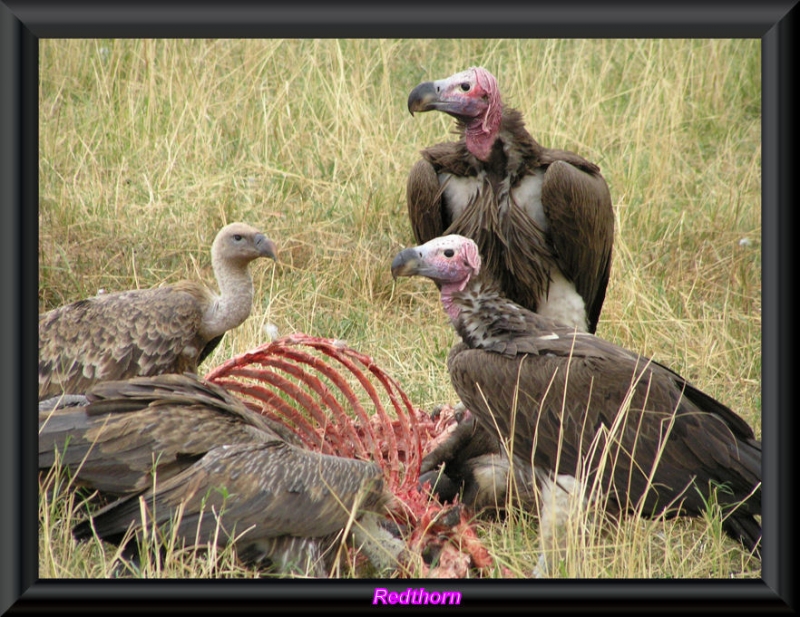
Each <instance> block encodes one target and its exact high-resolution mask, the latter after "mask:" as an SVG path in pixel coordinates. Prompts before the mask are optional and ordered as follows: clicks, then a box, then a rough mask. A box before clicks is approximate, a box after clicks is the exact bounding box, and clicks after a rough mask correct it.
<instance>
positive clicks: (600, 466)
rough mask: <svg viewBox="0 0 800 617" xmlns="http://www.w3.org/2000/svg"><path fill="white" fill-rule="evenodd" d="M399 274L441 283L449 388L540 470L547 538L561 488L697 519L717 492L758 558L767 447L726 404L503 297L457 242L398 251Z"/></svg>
mask: <svg viewBox="0 0 800 617" xmlns="http://www.w3.org/2000/svg"><path fill="white" fill-rule="evenodd" d="M392 274H393V276H395V277H397V276H412V275H419V276H424V277H426V278H429V279H431V280H433V281H434V282H435V283H437V285H438V286H439V288H440V290H441V300H442V304H443V306H444V309H445V311H446V313H447V314H448V316H449V317H450V320H451V322H452V324H453V326H454V328H455V330H456V331H457V333H458V334H459V335H460V337H461V339H462V340H461V341H460V342H458V343H457V344H456V345H455V346H454V347H453V349H452V350H451V352H450V354H449V356H448V361H447V365H448V370H449V372H450V376H451V379H452V383H453V387H454V388H455V391H456V393H457V394H458V395H459V397H460V398H461V400H462V401H463V403H464V404H465V405H466V407H467V408H468V409H469V410H470V411H471V413H473V414H474V415H475V416H476V418H477V421H478V423H479V424H480V425H481V426H482V427H483V430H485V431H487V432H489V433H490V434H497V435H499V438H500V439H502V440H503V441H504V442H506V443H508V445H509V448H510V450H511V452H513V460H514V462H515V464H519V465H523V466H524V465H526V464H527V465H528V466H530V465H531V464H532V466H533V469H534V471H535V474H536V477H537V482H538V483H539V488H540V490H541V491H542V501H543V510H542V526H543V529H544V528H549V526H550V524H551V523H552V522H553V521H558V520H563V513H561V512H559V511H558V506H557V505H556V504H558V503H559V502H563V501H564V500H563V499H561V497H560V496H559V494H560V493H564V494H565V495H566V496H569V495H579V496H581V499H583V498H586V497H588V496H589V493H590V492H591V493H592V495H593V498H594V499H597V495H598V494H599V495H602V499H603V501H602V502H601V505H603V506H604V507H605V509H606V511H607V512H609V513H610V514H612V515H613V514H617V513H619V512H627V511H631V512H638V513H640V514H642V515H645V516H649V515H659V514H662V513H663V514H665V515H667V516H672V515H679V514H680V515H688V516H698V515H701V514H702V513H703V512H704V511H705V510H706V507H707V504H708V503H709V502H710V501H712V500H713V499H712V490H713V489H715V488H718V489H719V490H718V491H716V496H715V497H714V498H715V499H716V501H717V503H718V504H719V505H720V506H721V507H722V511H723V512H724V519H723V522H722V525H723V528H724V530H725V531H726V533H727V534H728V535H730V536H731V537H733V538H737V539H739V540H741V542H742V543H743V544H744V545H745V546H746V547H747V548H748V549H750V550H760V542H761V524H760V514H761V443H760V441H757V440H756V439H755V435H754V433H753V430H752V429H751V428H750V426H748V424H747V423H746V422H745V421H744V420H743V419H742V418H741V417H739V416H738V415H737V414H735V413H734V412H733V411H731V410H730V409H729V408H728V407H726V406H725V405H723V404H722V403H720V402H718V401H716V400H715V399H713V398H712V397H710V396H708V395H707V394H704V393H703V392H701V391H700V390H698V389H697V388H695V387H694V386H692V385H691V384H689V383H687V382H686V380H684V379H683V378H682V377H681V376H680V375H678V374H676V373H675V372H673V371H671V370H670V369H668V368H666V367H665V366H662V365H661V364H658V363H657V362H654V361H652V360H650V359H648V358H645V357H643V356H641V355H639V354H637V353H634V352H631V351H628V350H626V349H623V348H621V347H618V346H617V345H614V344H612V343H610V342H608V341H605V340H603V339H601V338H598V337H596V336H594V335H592V334H588V333H580V332H575V330H574V328H573V327H572V326H566V325H562V324H560V323H558V322H556V321H554V320H552V319H548V318H547V317H544V316H542V315H539V314H537V313H534V312H533V311H530V310H528V309H525V308H523V307H521V306H520V305H519V304H517V303H515V302H512V301H510V300H508V299H507V298H505V297H504V296H503V294H502V292H501V291H500V289H499V288H498V286H497V284H496V281H494V280H492V279H491V278H486V277H484V276H482V271H481V258H480V255H479V252H478V247H477V245H476V244H475V243H474V242H473V241H472V240H470V239H468V238H465V237H463V236H459V235H448V236H445V237H440V238H436V239H434V240H431V241H429V242H427V243H425V244H422V245H421V246H417V247H414V248H408V249H405V250H403V251H402V252H400V253H399V254H398V255H397V256H396V257H395V258H394V261H393V262H392ZM590 487H591V489H592V490H591V491H590ZM756 517H758V518H756Z"/></svg>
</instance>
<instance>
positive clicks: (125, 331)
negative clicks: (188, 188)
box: [39, 223, 276, 401]
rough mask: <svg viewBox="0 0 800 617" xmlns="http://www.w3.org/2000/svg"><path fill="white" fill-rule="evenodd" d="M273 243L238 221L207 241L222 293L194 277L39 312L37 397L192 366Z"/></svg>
mask: <svg viewBox="0 0 800 617" xmlns="http://www.w3.org/2000/svg"><path fill="white" fill-rule="evenodd" d="M259 257H271V258H273V259H275V258H276V257H275V244H274V243H273V242H272V240H270V239H269V238H267V237H266V236H265V235H264V234H262V233H261V232H259V231H258V230H257V229H254V228H253V227H251V226H250V225H246V224H244V223H231V224H230V225H227V226H225V227H223V228H222V230H221V231H220V232H219V233H218V234H217V236H216V238H215V239H214V243H213V245H212V247H211V262H212V266H213V269H214V275H215V277H216V279H217V284H218V285H219V290H220V293H219V294H217V293H214V292H213V291H212V290H211V289H209V288H208V287H206V286H205V285H203V284H201V283H198V282H195V281H180V282H178V283H175V284H173V285H168V286H164V287H157V288H153V289H137V290H131V291H122V292H116V293H108V294H102V295H98V296H95V297H92V298H88V299H84V300H79V301H77V302H73V303H71V304H67V305H64V306H61V307H58V308H55V309H53V310H51V311H48V312H47V313H43V314H40V315H39V400H40V401H41V400H43V399H46V398H48V397H53V396H59V395H62V394H83V393H84V392H85V391H86V390H87V389H88V388H89V387H90V386H91V385H93V384H95V383H97V382H100V381H107V380H114V379H125V378H128V377H134V376H137V375H138V376H150V375H158V374H162V373H183V372H186V371H189V372H196V371H197V366H198V364H200V363H201V362H202V361H203V360H204V359H205V357H206V356H207V355H208V354H209V353H210V352H211V351H212V350H213V349H214V347H215V346H216V345H217V344H218V343H219V341H220V339H221V338H222V336H223V335H224V334H225V332H227V331H228V330H230V329H232V328H235V327H237V326H239V325H240V324H241V323H242V322H243V321H244V320H245V319H247V317H248V316H249V315H250V311H251V310H252V306H253V280H252V278H251V276H250V271H249V267H248V266H249V264H250V262H251V261H253V260H254V259H258V258H259Z"/></svg>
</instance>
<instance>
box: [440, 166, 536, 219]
mask: <svg viewBox="0 0 800 617" xmlns="http://www.w3.org/2000/svg"><path fill="white" fill-rule="evenodd" d="M485 178H486V174H484V173H483V172H481V173H480V174H478V175H477V176H470V177H461V176H453V175H451V174H446V173H443V174H439V185H440V186H441V185H444V184H445V183H447V184H446V186H445V187H444V198H445V202H446V203H447V206H448V210H449V211H450V216H451V217H452V218H453V219H455V218H456V217H458V216H459V215H460V214H461V213H462V212H463V211H464V208H466V207H467V204H468V203H470V202H471V201H472V200H473V199H474V198H475V196H476V195H477V194H478V191H479V189H480V188H481V186H483V184H484V181H485ZM543 179H544V171H541V170H537V171H535V172H534V173H533V174H531V175H528V176H526V177H525V178H523V180H522V182H520V183H519V184H518V185H517V186H516V187H514V188H513V189H511V199H510V200H509V197H508V193H507V192H501V195H503V196H502V197H500V199H501V201H499V202H498V203H497V207H498V208H499V209H500V210H505V209H506V208H508V207H509V206H510V205H511V203H513V204H514V205H515V206H517V207H519V208H522V209H523V210H524V211H525V212H526V213H527V214H528V216H530V217H531V218H532V219H533V220H534V221H536V224H537V225H538V226H539V227H540V228H541V229H542V230H544V231H547V228H548V222H547V217H546V216H545V214H544V208H543V206H542V180H543ZM510 202H511V203H510Z"/></svg>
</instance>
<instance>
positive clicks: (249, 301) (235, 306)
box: [201, 255, 253, 339]
mask: <svg viewBox="0 0 800 617" xmlns="http://www.w3.org/2000/svg"><path fill="white" fill-rule="evenodd" d="M211 263H212V266H213V268H214V275H215V276H216V278H217V285H219V291H220V293H219V295H214V294H211V297H210V298H209V303H208V306H207V308H206V310H205V314H204V315H203V325H202V326H201V334H202V335H203V336H204V337H205V338H207V339H212V338H215V337H217V336H219V335H221V334H224V333H225V332H227V331H228V330H231V329H233V328H235V327H237V326H238V325H240V324H241V323H242V322H243V321H244V320H245V319H247V318H248V317H249V316H250V311H251V310H252V308H253V279H252V277H251V276H250V271H249V270H248V264H247V263H246V262H245V263H242V262H240V261H231V260H226V259H224V258H222V257H220V256H217V255H215V256H213V257H212V259H211Z"/></svg>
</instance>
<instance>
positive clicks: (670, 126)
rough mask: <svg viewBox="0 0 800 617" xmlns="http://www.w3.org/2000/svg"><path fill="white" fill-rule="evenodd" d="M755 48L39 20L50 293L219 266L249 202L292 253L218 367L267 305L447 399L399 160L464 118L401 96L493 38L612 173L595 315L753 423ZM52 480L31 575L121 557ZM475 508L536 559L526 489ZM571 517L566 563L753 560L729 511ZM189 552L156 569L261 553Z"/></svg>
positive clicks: (551, 117)
mask: <svg viewBox="0 0 800 617" xmlns="http://www.w3.org/2000/svg"><path fill="white" fill-rule="evenodd" d="M760 61H761V58H760V47H759V41H757V40H713V41H712V40H613V39H609V40H477V39H475V40H473V39H470V40H455V39H453V40H419V41H417V40H248V41H237V40H43V41H42V42H41V43H40V123H39V130H40V174H39V177H40V208H39V227H40V231H39V241H40V242H39V265H40V267H39V286H40V289H39V308H40V310H41V311H44V310H46V309H49V308H52V307H54V306H56V305H59V304H62V303H65V302H69V301H72V300H76V299H79V298H82V297H85V296H88V295H93V294H94V293H96V292H97V290H98V289H100V288H105V289H106V290H109V291H112V290H118V289H127V288H132V287H150V286H154V285H158V284H161V283H165V282H172V281H175V280H178V279H180V278H185V277H187V276H189V277H201V278H203V279H205V280H207V281H209V282H211V283H213V280H212V276H211V272H210V257H209V248H210V244H211V241H212V239H213V237H214V235H215V233H216V231H217V230H218V229H219V228H220V227H221V226H222V225H224V224H225V223H228V222H231V221H234V220H242V221H246V222H248V223H250V224H253V225H255V226H258V227H260V228H262V229H263V230H264V231H265V232H266V233H267V235H269V236H270V237H272V238H273V239H274V240H275V241H276V243H277V244H278V249H279V257H280V263H278V264H277V265H273V264H272V263H271V262H270V263H266V262H264V263H256V264H255V267H254V268H253V271H254V277H255V280H256V292H257V295H256V303H255V307H254V312H253V315H252V316H251V318H250V319H249V320H248V322H246V323H245V324H244V325H243V326H242V327H240V328H239V329H238V330H236V331H235V332H233V333H231V334H230V335H229V336H227V337H226V338H225V340H224V343H223V344H222V345H221V346H220V347H219V348H218V349H217V351H216V352H215V354H214V355H213V356H212V357H211V358H210V359H209V360H208V361H207V364H206V366H205V368H206V369H208V368H210V367H211V366H214V365H216V364H218V363H220V362H222V361H223V360H225V359H227V358H228V357H230V356H231V355H233V354H236V353H240V352H242V351H244V350H246V349H248V348H251V347H253V346H255V345H257V344H259V343H261V342H263V341H264V340H265V334H264V333H263V326H264V325H265V324H266V323H274V324H275V325H276V326H277V327H278V329H279V331H280V332H281V334H288V333H291V332H305V333H308V334H313V335H318V336H329V337H335V338H341V339H346V340H347V341H348V343H349V344H350V345H351V346H353V347H355V348H356V349H358V350H360V351H362V352H365V353H368V354H370V355H372V356H373V357H374V358H375V360H376V361H377V362H378V363H379V364H380V365H381V366H382V367H383V368H385V369H386V370H387V371H388V372H389V373H390V374H391V375H392V376H393V377H395V378H396V379H397V380H398V381H399V382H400V383H401V384H402V385H403V386H404V388H405V389H406V391H407V393H408V394H409V396H410V397H411V399H412V401H413V402H414V403H415V404H416V405H418V406H420V407H422V408H424V409H430V408H432V407H433V406H434V405H436V404H438V403H443V402H450V403H454V402H455V400H456V397H455V393H454V392H453V390H452V388H451V386H450V383H449V377H448V375H447V372H446V368H445V358H446V354H447V352H448V350H449V348H450V346H451V345H452V343H453V340H454V334H453V332H452V331H451V329H450V328H449V326H448V325H447V322H446V320H445V316H444V313H443V312H442V310H441V308H440V306H439V304H438V298H437V297H436V293H435V289H434V287H433V286H432V285H430V284H429V283H427V282H426V281H422V280H403V281H402V282H400V283H398V285H397V286H395V284H394V283H393V281H392V279H391V275H390V272H389V264H390V262H391V258H392V256H393V255H394V254H395V253H396V252H397V251H398V250H399V249H400V248H402V247H404V246H408V245H410V244H411V243H412V241H413V237H412V234H411V229H410V225H409V223H408V220H407V216H406V207H405V177H406V173H407V171H408V170H409V169H410V167H411V165H412V164H413V163H414V161H415V160H416V159H417V152H418V150H419V149H420V148H422V147H424V146H426V145H429V144H432V143H434V142H436V141H441V140H444V139H447V138H449V134H450V132H451V131H452V128H453V125H452V121H451V120H450V119H449V118H448V117H446V116H444V115H441V114H420V115H417V116H416V117H414V118H412V117H411V116H410V115H409V114H408V112H407V110H406V108H405V104H406V97H407V94H408V92H409V91H410V90H411V88H412V87H413V86H415V85H416V84H417V83H418V82H419V81H422V80H424V79H434V78H440V77H444V76H446V75H449V74H451V73H453V72H455V71H457V70H461V69H463V68H465V67H467V66H470V65H473V64H480V65H483V66H486V67H487V68H489V69H490V70H491V71H492V72H494V73H495V75H496V76H497V78H498V80H499V83H500V85H501V87H502V88H503V91H504V97H505V100H506V102H507V103H508V104H511V105H513V106H516V107H518V108H520V109H521V111H522V112H523V113H524V114H525V117H526V119H527V123H528V127H529V129H530V130H531V132H532V133H533V135H534V136H535V137H536V138H537V139H538V140H539V141H540V142H541V143H543V144H545V145H548V146H552V147H559V148H566V149H571V150H574V151H577V152H579V153H580V154H583V155H584V156H586V157H587V158H589V159H591V160H593V161H595V162H596V163H598V164H599V165H600V167H601V168H602V170H603V173H604V175H605V177H606V179H607V180H608V183H609V186H610V187H611V191H612V197H613V200H614V205H615V209H616V213H617V224H618V225H617V237H616V247H615V254H614V264H613V268H612V275H611V282H610V285H609V288H608V293H607V297H606V303H605V306H604V311H603V314H602V316H601V321H600V325H599V328H598V334H599V335H600V336H603V337H604V338H607V339H609V340H612V341H614V342H616V343H619V344H621V345H624V346H626V347H629V348H632V349H635V350H637V351H641V352H643V353H646V354H648V355H650V356H651V357H653V358H654V359H656V360H659V361H661V362H663V363H665V364H667V365H668V366H670V367H672V368H673V369H675V370H677V371H678V372H680V373H682V374H683V375H684V376H685V377H687V378H688V379H690V380H691V381H693V382H694V383H696V384H697V385H698V386H700V387H701V388H702V389H704V390H705V391H706V392H708V393H709V394H711V395H713V396H715V397H717V398H719V399H720V400H722V401H723V402H725V403H726V404H728V405H729V406H731V407H732V408H733V409H735V410H736V411H738V412H739V413H740V414H742V415H743V416H744V417H745V418H746V419H747V420H748V421H749V422H750V423H751V424H752V425H754V426H755V427H756V432H757V434H759V435H760V411H761V399H760V391H761V379H760V374H761V351H760V350H761V258H760V237H761V208H760V181H761V178H760V162H761V149H760V120H761V118H760V113H761V109H760V97H761V92H760ZM57 494H58V495H60V498H58V499H56V500H54V501H50V500H47V499H43V500H42V506H41V508H40V574H41V576H45V577H50V576H55V577H69V576H78V577H103V576H107V575H108V574H109V559H110V558H111V557H113V552H109V549H107V548H104V547H101V546H99V545H96V544H92V543H88V544H83V545H76V544H75V543H74V542H72V541H71V540H70V537H69V534H68V529H69V523H70V519H74V518H75V517H76V516H78V515H79V513H78V511H79V509H80V508H81V506H80V503H79V502H75V501H73V500H72V499H71V498H69V497H68V492H67V493H65V492H64V491H61V492H59V493H57ZM480 525H481V532H482V534H483V535H484V541H485V542H486V544H487V545H488V546H489V547H490V550H491V552H492V553H493V554H494V556H495V557H496V559H497V561H498V563H500V564H503V565H505V566H506V567H508V568H509V569H510V570H511V571H512V572H515V573H518V574H520V575H529V574H530V571H531V568H532V567H533V565H534V564H535V561H536V557H537V551H538V544H537V535H536V534H537V531H536V529H537V526H536V522H535V521H534V520H532V518H531V515H530V514H528V513H526V512H513V513H512V516H511V517H510V518H509V520H507V521H506V522H505V523H503V524H498V523H481V524H480ZM576 542H578V544H576V549H575V550H579V551H580V555H581V558H580V560H577V561H576V562H575V563H577V565H576V566H574V567H575V568H577V569H576V570H570V571H565V572H561V573H559V575H561V576H581V577H633V578H641V577H643V578H651V577H680V578H689V577H691V578H694V577H697V578H706V577H714V578H728V577H731V576H749V577H758V576H759V575H760V570H759V564H758V563H757V562H755V563H754V562H753V560H749V559H748V558H747V556H746V554H745V553H743V552H742V551H741V550H739V548H738V546H736V544H735V543H732V542H731V541H729V540H728V539H727V538H725V537H724V536H723V534H721V532H720V529H719V520H718V517H716V518H715V517H714V516H710V517H709V519H708V520H699V521H689V522H687V521H667V522H663V521H638V520H631V521H625V522H623V523H622V524H620V525H617V526H612V527H611V528H609V529H607V530H606V531H605V532H603V533H597V534H595V533H591V534H585V535H582V536H579V537H577V538H576ZM179 561H180V565H179V566H176V569H174V570H170V571H169V572H166V571H164V572H156V573H152V574H153V575H159V576H181V577H183V576H254V575H255V573H254V572H252V571H249V570H246V569H241V567H240V566H237V565H236V564H235V563H233V562H232V561H230V560H228V561H226V558H225V557H224V556H221V557H220V559H219V560H218V561H215V562H214V563H213V564H210V563H209V562H208V561H204V560H203V559H190V558H186V559H183V558H182V559H181V560H179ZM571 567H572V566H571ZM343 575H345V574H343ZM498 575H499V571H498Z"/></svg>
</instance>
